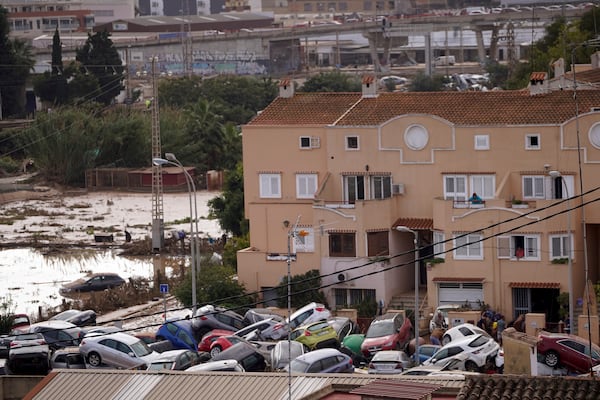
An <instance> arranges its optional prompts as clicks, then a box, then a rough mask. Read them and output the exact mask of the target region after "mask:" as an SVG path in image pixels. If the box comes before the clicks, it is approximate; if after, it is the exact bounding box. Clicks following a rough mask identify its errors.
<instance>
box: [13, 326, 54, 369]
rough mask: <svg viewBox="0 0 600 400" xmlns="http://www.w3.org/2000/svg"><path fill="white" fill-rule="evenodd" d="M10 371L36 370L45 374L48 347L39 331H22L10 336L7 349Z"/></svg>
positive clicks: (48, 361)
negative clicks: (8, 348)
mask: <svg viewBox="0 0 600 400" xmlns="http://www.w3.org/2000/svg"><path fill="white" fill-rule="evenodd" d="M7 364H8V369H9V370H10V372H11V373H14V372H27V373H30V371H32V370H37V371H38V372H40V373H42V374H44V375H45V374H47V373H48V370H49V368H50V348H49V347H48V345H47V344H46V340H45V339H44V336H43V335H42V334H41V333H22V334H17V335H15V336H13V337H12V339H11V341H10V350H9V351H8V360H7Z"/></svg>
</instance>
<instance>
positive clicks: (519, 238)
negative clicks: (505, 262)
mask: <svg viewBox="0 0 600 400" xmlns="http://www.w3.org/2000/svg"><path fill="white" fill-rule="evenodd" d="M498 258H507V259H511V260H525V261H539V260H540V237H539V235H511V236H499V237H498Z"/></svg>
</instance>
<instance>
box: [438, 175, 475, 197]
mask: <svg viewBox="0 0 600 400" xmlns="http://www.w3.org/2000/svg"><path fill="white" fill-rule="evenodd" d="M468 198H469V196H468V195H467V176H466V175H444V199H446V200H448V199H454V200H459V201H464V200H467V199H468Z"/></svg>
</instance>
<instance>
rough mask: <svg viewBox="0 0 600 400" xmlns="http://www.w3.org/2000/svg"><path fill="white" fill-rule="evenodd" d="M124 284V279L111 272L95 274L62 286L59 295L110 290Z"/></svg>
mask: <svg viewBox="0 0 600 400" xmlns="http://www.w3.org/2000/svg"><path fill="white" fill-rule="evenodd" d="M124 284H125V279H123V278H121V277H120V276H119V275H117V274H114V273H111V272H102V273H95V274H92V275H90V276H87V277H85V278H81V279H77V280H76V281H73V282H71V283H67V284H65V285H63V286H62V287H61V288H60V290H59V293H60V294H61V295H63V296H67V295H70V294H76V293H84V292H95V291H102V290H106V289H112V288H116V287H119V286H121V285H124Z"/></svg>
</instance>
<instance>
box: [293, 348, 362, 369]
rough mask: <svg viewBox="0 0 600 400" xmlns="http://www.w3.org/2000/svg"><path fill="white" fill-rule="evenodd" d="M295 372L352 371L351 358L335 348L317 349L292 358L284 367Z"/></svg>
mask: <svg viewBox="0 0 600 400" xmlns="http://www.w3.org/2000/svg"><path fill="white" fill-rule="evenodd" d="M285 370H286V371H287V370H291V371H292V372H295V373H327V372H336V373H337V372H349V373H352V372H354V365H353V363H352V359H351V358H350V357H349V356H347V355H346V354H344V353H342V352H340V351H339V350H337V349H319V350H313V351H310V352H308V353H305V354H303V355H301V356H298V357H296V358H294V359H293V360H292V361H291V362H290V363H289V364H288V365H287V367H286V368H285Z"/></svg>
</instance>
